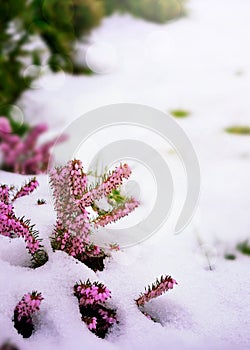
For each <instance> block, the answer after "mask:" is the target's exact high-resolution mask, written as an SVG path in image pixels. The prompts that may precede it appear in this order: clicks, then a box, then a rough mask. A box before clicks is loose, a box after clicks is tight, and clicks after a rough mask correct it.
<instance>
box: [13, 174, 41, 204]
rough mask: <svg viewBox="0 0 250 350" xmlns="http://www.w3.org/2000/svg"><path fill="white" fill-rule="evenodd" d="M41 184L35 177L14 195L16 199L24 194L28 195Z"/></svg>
mask: <svg viewBox="0 0 250 350" xmlns="http://www.w3.org/2000/svg"><path fill="white" fill-rule="evenodd" d="M38 186H39V183H38V181H37V180H36V178H35V177H33V178H32V179H31V180H29V182H27V183H25V184H24V185H23V186H22V187H21V188H20V190H19V191H17V192H16V194H15V196H14V198H13V199H14V200H15V199H17V198H20V197H23V196H27V195H29V194H30V193H32V192H33V191H34V190H35V189H37V187H38Z"/></svg>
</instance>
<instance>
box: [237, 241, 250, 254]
mask: <svg viewBox="0 0 250 350" xmlns="http://www.w3.org/2000/svg"><path fill="white" fill-rule="evenodd" d="M237 249H238V250H239V251H240V252H241V253H242V254H245V255H250V243H249V242H248V240H245V241H244V242H241V243H239V244H238V245H237Z"/></svg>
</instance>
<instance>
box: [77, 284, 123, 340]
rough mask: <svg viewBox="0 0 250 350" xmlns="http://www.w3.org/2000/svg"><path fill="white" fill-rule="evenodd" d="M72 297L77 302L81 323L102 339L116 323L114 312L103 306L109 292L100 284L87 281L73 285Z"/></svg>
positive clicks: (109, 294)
mask: <svg viewBox="0 0 250 350" xmlns="http://www.w3.org/2000/svg"><path fill="white" fill-rule="evenodd" d="M74 295H75V296H76V297H77V299H78V301H79V309H80V313H81V315H82V320H83V322H85V324H86V325H87V327H88V329H89V330H90V331H91V332H93V333H94V334H96V335H97V336H99V337H101V338H104V337H105V335H106V334H107V332H108V331H109V329H110V327H111V326H112V325H113V324H114V323H117V322H118V321H117V318H116V311H115V310H114V309H111V308H108V307H107V306H106V304H105V303H106V301H107V300H108V299H109V298H110V297H111V292H110V290H109V289H108V288H107V287H105V286H104V285H103V284H102V283H100V282H93V283H92V282H90V280H87V281H86V282H85V283H83V282H80V283H76V284H75V286H74Z"/></svg>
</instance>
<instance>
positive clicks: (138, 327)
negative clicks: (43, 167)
mask: <svg viewBox="0 0 250 350" xmlns="http://www.w3.org/2000/svg"><path fill="white" fill-rule="evenodd" d="M188 7H189V14H188V16H187V17H185V18H182V19H180V20H178V21H176V22H171V23H168V24H166V25H158V24H153V23H149V22H145V21H143V20H139V19H135V18H132V17H131V16H129V15H125V16H119V15H114V16H112V17H111V18H108V19H105V20H104V21H103V24H102V26H101V27H100V28H98V29H97V30H95V31H94V32H93V34H92V37H91V44H93V43H97V44H96V45H101V48H102V50H105V48H107V50H109V49H110V48H111V55H112V66H111V65H110V66H108V68H109V71H110V69H111V68H112V71H111V72H110V73H108V74H97V75H95V76H91V77H84V76H81V77H72V76H68V75H66V76H65V83H64V84H63V85H61V84H58V85H57V84H56V80H57V79H59V81H60V82H61V80H60V79H61V77H60V76H58V77H57V76H55V77H51V76H50V77H49V80H48V82H47V84H48V85H49V84H50V81H51V79H52V80H53V81H54V82H55V84H54V85H53V86H59V87H60V88H59V89H53V90H52V91H51V90H49V89H46V88H45V89H43V90H33V91H29V92H28V93H27V94H26V95H25V97H24V99H23V100H22V107H23V108H25V111H27V115H28V118H29V119H30V120H32V123H34V124H35V123H37V122H39V121H40V120H43V121H47V122H48V123H49V125H50V126H51V128H52V132H54V133H58V132H59V130H61V129H62V128H64V127H65V126H66V125H67V124H68V123H69V122H70V121H72V120H73V119H75V118H77V117H79V116H81V115H82V114H84V113H85V112H86V111H88V110H90V109H92V108H96V107H98V106H101V105H104V104H105V105H106V104H109V103H115V102H135V103H142V104H146V105H151V106H153V107H155V108H158V109H160V110H163V111H169V110H171V109H175V108H183V109H186V110H189V111H190V112H191V115H190V117H188V118H186V119H182V120H179V121H178V123H179V124H180V126H181V127H182V128H183V129H184V130H185V131H186V133H187V134H188V136H189V137H190V139H191V141H192V142H193V144H194V147H195V149H196V152H197V154H198V157H199V160H200V165H201V172H202V193H201V199H200V203H199V207H198V211H197V213H196V216H195V217H194V219H193V222H192V224H191V225H190V226H189V227H188V228H187V229H185V231H184V232H183V233H182V234H180V235H177V236H176V235H172V234H171V233H168V234H166V232H167V230H166V227H165V226H164V227H162V228H161V229H160V230H159V232H157V234H155V235H154V236H152V237H151V238H150V239H148V240H147V241H145V242H144V243H142V244H140V245H137V246H134V247H132V248H129V249H127V250H125V251H124V252H118V253H114V257H113V259H111V260H110V261H109V262H108V263H107V267H106V269H105V270H104V271H103V272H97V273H96V274H95V273H94V272H93V271H92V270H90V269H89V268H87V267H86V266H85V265H83V264H80V263H77V261H76V260H74V259H73V258H71V257H69V256H67V255H66V254H64V253H63V252H57V253H52V251H51V248H50V245H49V236H50V235H51V232H52V229H53V224H54V223H55V213H54V212H53V209H52V204H51V200H50V194H49V190H48V179H47V177H46V176H45V175H43V176H38V181H39V183H40V187H39V189H38V190H37V191H36V192H34V193H33V194H32V195H30V196H29V197H24V198H20V199H18V200H17V201H16V204H15V211H16V213H17V214H18V215H25V216H26V217H27V218H30V219H31V221H32V223H35V224H36V227H37V229H39V232H40V235H41V237H42V238H43V239H44V245H45V247H46V249H47V251H48V254H49V261H48V263H47V264H45V265H44V266H42V267H40V268H38V269H36V270H32V269H30V268H28V262H29V256H28V254H27V253H26V251H25V246H24V243H23V242H22V240H19V239H14V240H11V241H9V239H8V238H6V237H0V242H1V244H0V286H1V287H0V300H1V303H0V344H1V342H3V341H4V340H6V339H11V340H12V342H13V343H15V344H16V345H18V346H19V347H20V349H21V350H26V349H27V350H29V349H34V348H36V349H38V350H39V349H44V348H45V349H49V350H50V349H55V350H56V349H61V350H68V349H72V348H80V347H82V348H87V349H104V350H105V349H123V350H127V349H136V350H137V349H167V348H171V349H192V350H193V349H197V350H198V349H199V350H203V349H216V350H217V349H230V350H231V349H232V350H234V349H236V348H237V349H240V350H243V349H249V346H250V335H249V329H250V319H249V313H250V282H249V281H250V272H249V257H246V256H243V255H241V254H240V253H236V252H235V250H234V247H235V245H236V244H237V243H238V242H239V241H241V240H243V239H246V238H248V237H249V231H250V215H249V208H250V196H249V195H248V189H249V171H250V162H249V157H250V142H249V137H247V136H237V135H230V134H226V133H225V132H224V131H223V129H224V128H225V127H228V126H230V125H233V124H249V123H250V117H249V115H250V106H249V87H250V82H249V74H250V49H249V45H248V43H249V33H250V22H249V16H248V14H249V11H250V3H249V1H247V0H238V1H236V0H219V1H218V0H217V1H215V0H210V1H208V0H190V1H189V4H188ZM163 41H164V43H165V45H163ZM96 51H97V52H98V48H97V50H96ZM93 52H95V50H93ZM108 57H109V51H107V52H106V55H105V60H104V66H102V63H101V62H99V63H98V62H96V61H95V60H94V59H93V62H92V63H93V65H95V64H96V65H97V68H98V69H99V70H102V68H104V69H106V68H107V61H108ZM79 59H81V56H80V58H79ZM82 59H84V55H82ZM89 59H91V55H89ZM115 60H117V61H116V62H115ZM92 68H93V67H92ZM239 71H241V72H242V74H241V75H239V74H236V73H237V72H239ZM43 86H45V87H46V81H43ZM82 160H83V162H84V159H82ZM26 178H27V177H24V176H20V175H16V174H9V173H6V172H3V171H1V172H0V182H1V183H8V184H13V183H15V184H21V183H22V182H23V181H24V179H26ZM38 198H44V199H46V201H47V204H46V205H42V206H38V205H37V204H36V201H37V199H38ZM197 235H198V237H199V238H200V239H201V240H202V242H203V243H204V244H206V245H207V246H208V248H209V249H210V250H211V251H212V256H211V262H212V264H213V265H214V269H213V271H210V270H208V269H207V268H205V267H207V266H208V262H207V260H206V259H205V257H204V254H202V252H201V249H200V247H199V242H198V239H197ZM226 252H234V253H236V255H237V259H236V260H234V261H229V260H225V259H224V257H223V256H224V253H226ZM161 274H170V275H171V276H172V277H173V278H175V279H176V280H177V281H178V283H179V284H178V286H176V287H175V288H174V290H172V291H170V292H168V293H167V294H166V295H164V296H161V297H160V298H158V299H156V300H154V301H152V302H150V305H148V310H151V312H152V314H154V315H156V316H157V317H158V318H159V319H160V320H161V324H157V323H153V322H152V321H150V320H148V319H147V318H146V317H145V316H143V315H142V314H141V313H140V312H139V311H138V309H137V307H136V306H135V303H134V301H133V300H134V298H136V297H137V296H138V294H139V293H140V292H141V291H142V290H143V289H144V286H147V285H148V284H149V283H152V282H154V280H155V277H157V276H160V275H161ZM88 277H89V278H90V279H91V280H93V281H94V280H100V281H101V282H103V283H104V284H105V285H107V287H108V288H109V289H110V290H111V292H112V299H111V303H112V305H113V306H114V307H116V308H117V310H118V317H119V319H120V323H119V325H118V326H116V327H114V329H113V331H112V332H111V333H110V334H109V336H108V338H107V339H105V340H101V339H98V338H97V337H95V336H94V335H93V334H92V333H91V332H89V331H88V330H87V328H86V327H85V325H84V324H83V323H82V322H81V320H80V313H79V311H78V305H77V300H76V298H74V297H73V296H72V287H73V285H74V283H75V282H76V281H78V280H80V279H81V280H85V279H87V278H88ZM32 290H38V291H40V292H42V294H43V296H44V297H45V300H44V301H43V302H42V306H41V313H40V316H39V317H38V318H37V320H36V327H37V330H36V332H35V334H34V335H33V336H32V337H31V338H30V339H28V340H24V339H23V338H22V337H21V336H20V335H18V334H17V332H16V330H15V329H14V327H13V324H12V321H11V320H12V316H13V310H14V307H15V305H16V303H17V302H18V301H19V300H20V298H21V297H22V295H23V294H25V293H27V292H30V291H32Z"/></svg>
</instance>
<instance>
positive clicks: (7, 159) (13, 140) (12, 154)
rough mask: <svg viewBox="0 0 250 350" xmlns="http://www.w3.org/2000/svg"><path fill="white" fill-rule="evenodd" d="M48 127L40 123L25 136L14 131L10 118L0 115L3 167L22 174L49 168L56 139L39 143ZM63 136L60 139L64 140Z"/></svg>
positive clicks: (34, 172) (0, 145)
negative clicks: (51, 150) (51, 151)
mask: <svg viewBox="0 0 250 350" xmlns="http://www.w3.org/2000/svg"><path fill="white" fill-rule="evenodd" d="M47 129H48V127H47V125H46V124H39V125H37V126H35V127H33V128H31V129H30V130H28V132H27V133H26V135H25V136H24V137H21V136H19V135H15V134H13V133H12V128H11V125H10V123H9V120H8V119H7V118H5V117H0V140H1V144H0V151H1V152H2V155H3V164H2V167H3V168H4V169H5V170H8V171H13V172H16V173H20V174H40V173H43V172H45V171H46V170H47V168H48V164H49V158H50V149H51V147H52V146H53V145H54V143H55V140H51V141H48V142H45V143H44V144H42V145H39V146H38V145H37V143H38V138H39V137H40V135H41V134H43V133H44V132H46V131H47ZM64 139H65V137H62V138H61V140H60V141H63V140H64Z"/></svg>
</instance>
